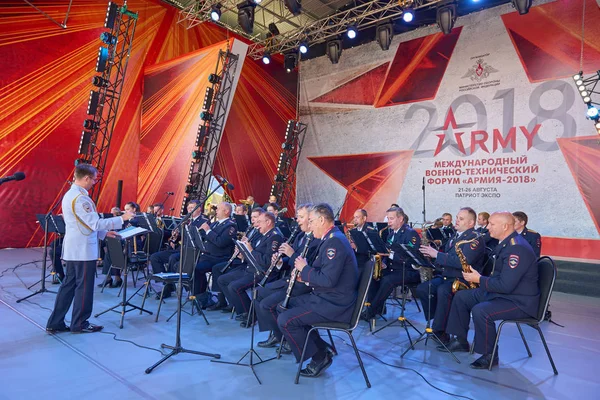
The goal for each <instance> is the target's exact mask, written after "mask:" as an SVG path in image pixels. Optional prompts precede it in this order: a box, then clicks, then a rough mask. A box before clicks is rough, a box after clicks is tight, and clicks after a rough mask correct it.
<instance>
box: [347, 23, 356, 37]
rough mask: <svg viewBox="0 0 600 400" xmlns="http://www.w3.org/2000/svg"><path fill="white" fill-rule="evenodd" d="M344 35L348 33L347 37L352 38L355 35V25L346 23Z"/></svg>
mask: <svg viewBox="0 0 600 400" xmlns="http://www.w3.org/2000/svg"><path fill="white" fill-rule="evenodd" d="M346 35H348V38H350V39H354V38H355V37H356V27H355V26H354V25H348V28H346Z"/></svg>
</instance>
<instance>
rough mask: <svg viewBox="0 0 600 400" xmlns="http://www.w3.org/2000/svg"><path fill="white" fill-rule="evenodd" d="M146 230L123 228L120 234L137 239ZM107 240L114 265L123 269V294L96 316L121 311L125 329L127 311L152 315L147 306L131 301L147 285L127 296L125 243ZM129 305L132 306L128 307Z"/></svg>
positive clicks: (126, 238) (118, 240)
mask: <svg viewBox="0 0 600 400" xmlns="http://www.w3.org/2000/svg"><path fill="white" fill-rule="evenodd" d="M146 232H147V231H146V229H143V228H139V227H129V228H126V229H123V230H122V231H120V232H119V235H122V236H121V237H122V238H124V239H125V240H128V239H132V240H135V238H136V236H139V235H143V234H145V233H146ZM105 240H106V247H107V250H108V254H109V255H110V260H111V262H112V264H113V267H114V268H119V269H120V270H121V271H122V274H123V290H122V292H121V296H122V297H121V301H120V302H119V303H118V304H116V305H115V306H113V307H110V308H108V309H106V310H104V311H102V312H100V313H98V314H96V315H94V317H96V318H98V317H99V316H100V315H102V314H105V313H107V312H109V311H114V312H117V313H120V314H121V321H120V323H119V328H120V329H123V320H124V319H125V314H126V313H128V312H130V311H134V310H140V313H141V312H147V313H148V314H150V315H152V311H148V310H146V309H145V308H142V307H140V306H136V305H135V304H132V303H131V299H132V298H133V297H134V296H136V295H137V294H138V293H139V292H140V290H142V289H144V288H145V286H143V285H142V286H140V287H139V289H138V290H136V292H135V293H134V294H132V295H131V297H129V298H127V273H128V268H127V257H126V256H125V252H124V249H123V245H122V243H121V239H120V238H112V237H106V239H105ZM125 248H126V247H125ZM128 306H129V307H131V308H130V309H127V307H128ZM119 307H121V310H120V311H119V310H116V308H119Z"/></svg>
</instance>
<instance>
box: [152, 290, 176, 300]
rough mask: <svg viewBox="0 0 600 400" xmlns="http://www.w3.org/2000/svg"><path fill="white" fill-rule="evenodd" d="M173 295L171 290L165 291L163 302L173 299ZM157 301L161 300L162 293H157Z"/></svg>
mask: <svg viewBox="0 0 600 400" xmlns="http://www.w3.org/2000/svg"><path fill="white" fill-rule="evenodd" d="M172 294H173V292H171V291H170V290H165V291H164V294H163V297H162V298H163V300H164V299H166V298H169V297H171V295H172ZM156 300H160V293H156Z"/></svg>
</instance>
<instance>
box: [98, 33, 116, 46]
mask: <svg viewBox="0 0 600 400" xmlns="http://www.w3.org/2000/svg"><path fill="white" fill-rule="evenodd" d="M100 40H102V41H103V42H104V43H106V44H108V45H113V46H114V45H115V44H117V37H116V36H114V35H111V34H110V33H108V32H102V33H101V34H100Z"/></svg>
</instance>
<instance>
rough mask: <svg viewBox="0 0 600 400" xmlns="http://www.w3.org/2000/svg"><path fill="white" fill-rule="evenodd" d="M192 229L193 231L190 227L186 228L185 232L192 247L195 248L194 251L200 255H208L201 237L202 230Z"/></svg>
mask: <svg viewBox="0 0 600 400" xmlns="http://www.w3.org/2000/svg"><path fill="white" fill-rule="evenodd" d="M191 228H193V229H190V226H189V225H188V226H186V227H185V232H186V234H187V236H188V239H189V242H188V243H189V244H190V246H193V247H194V249H196V250H197V251H198V252H199V253H206V246H205V245H204V240H202V238H201V237H200V230H199V229H197V228H196V227H191Z"/></svg>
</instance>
